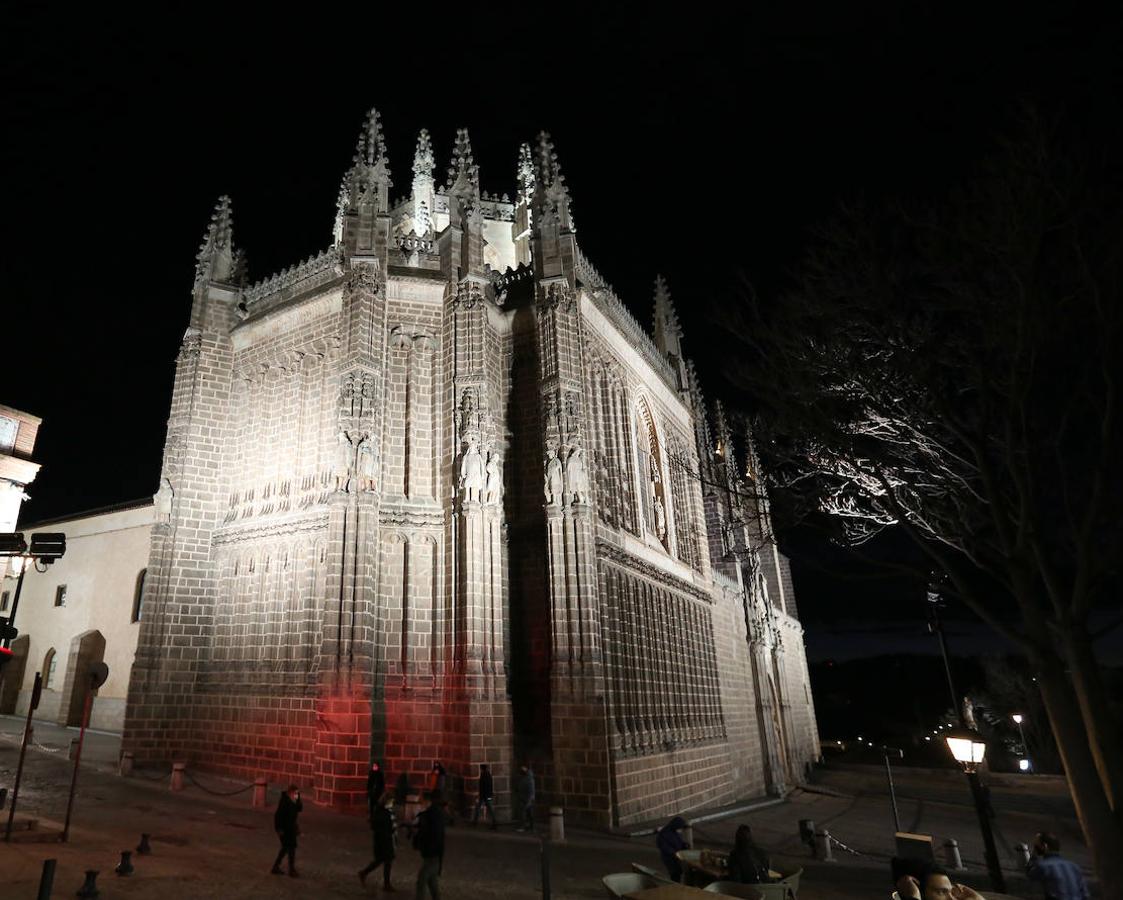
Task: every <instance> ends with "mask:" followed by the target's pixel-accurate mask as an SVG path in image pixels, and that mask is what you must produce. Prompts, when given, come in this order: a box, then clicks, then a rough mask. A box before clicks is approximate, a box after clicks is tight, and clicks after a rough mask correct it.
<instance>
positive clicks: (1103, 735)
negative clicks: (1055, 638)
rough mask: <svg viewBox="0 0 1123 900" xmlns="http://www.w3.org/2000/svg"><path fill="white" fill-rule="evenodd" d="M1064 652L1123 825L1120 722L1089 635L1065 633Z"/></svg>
mask: <svg viewBox="0 0 1123 900" xmlns="http://www.w3.org/2000/svg"><path fill="white" fill-rule="evenodd" d="M1064 650H1065V656H1066V657H1067V661H1068V664H1069V671H1070V672H1071V673H1072V687H1073V690H1074V691H1075V692H1076V699H1077V700H1078V701H1079V703H1080V712H1081V715H1082V716H1083V718H1084V726H1085V728H1086V729H1087V731H1088V744H1089V746H1090V747H1091V751H1092V757H1093V759H1095V761H1096V771H1097V772H1099V775H1100V780H1101V781H1102V782H1103V784H1104V793H1105V794H1106V795H1107V802H1108V804H1109V805H1110V806H1111V808H1112V810H1114V812H1115V815H1116V819H1117V820H1118V821H1120V822H1123V815H1121V810H1120V800H1121V799H1123V797H1121V792H1123V749H1121V748H1120V744H1119V722H1118V720H1117V719H1116V717H1115V714H1114V711H1113V710H1112V708H1111V705H1110V704H1109V703H1108V700H1107V695H1106V693H1105V691H1104V686H1103V676H1102V674H1101V672H1100V668H1099V663H1097V662H1096V657H1095V654H1094V653H1093V652H1092V642H1091V641H1090V640H1089V639H1088V634H1087V632H1085V631H1084V629H1083V628H1080V627H1076V626H1074V627H1072V628H1069V629H1066V633H1065V635H1064Z"/></svg>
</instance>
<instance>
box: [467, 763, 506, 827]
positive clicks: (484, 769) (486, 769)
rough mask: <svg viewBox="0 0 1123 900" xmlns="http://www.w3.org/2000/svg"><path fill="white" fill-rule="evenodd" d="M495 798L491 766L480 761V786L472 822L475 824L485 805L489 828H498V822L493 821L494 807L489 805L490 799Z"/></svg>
mask: <svg viewBox="0 0 1123 900" xmlns="http://www.w3.org/2000/svg"><path fill="white" fill-rule="evenodd" d="M494 799H495V782H494V781H493V780H492V777H491V767H490V766H488V764H487V763H480V786H479V793H478V794H477V796H476V811H475V813H474V814H473V815H472V824H473V825H476V824H478V823H479V821H480V809H481V807H487V814H488V815H489V816H491V830H492V831H495V830H497V829H498V828H499V825H498V823H497V822H496V821H495V809H494V808H493V807H492V805H491V801H492V800H494Z"/></svg>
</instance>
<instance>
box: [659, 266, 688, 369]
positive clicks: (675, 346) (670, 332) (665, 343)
mask: <svg viewBox="0 0 1123 900" xmlns="http://www.w3.org/2000/svg"><path fill="white" fill-rule="evenodd" d="M681 339H682V325H681V324H680V323H679V320H678V314H677V313H676V312H675V307H674V304H673V303H671V292H670V290H669V289H668V288H667V282H666V281H664V280H663V276H662V275H656V276H655V343H656V345H657V346H658V347H659V349H660V350H662V351H663V352H664V353H674V354H675V355H679V353H680V351H679V341H680V340H681Z"/></svg>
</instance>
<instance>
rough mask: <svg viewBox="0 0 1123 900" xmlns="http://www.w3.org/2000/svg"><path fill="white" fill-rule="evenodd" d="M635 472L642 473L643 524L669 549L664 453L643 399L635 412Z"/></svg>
mask: <svg viewBox="0 0 1123 900" xmlns="http://www.w3.org/2000/svg"><path fill="white" fill-rule="evenodd" d="M636 474H637V475H638V476H639V486H640V502H639V506H640V513H641V515H642V516H643V524H644V528H645V529H646V530H647V531H649V532H651V533H652V534H654V535H655V536H656V537H657V538H658V539H659V543H661V544H662V545H663V547H664V548H666V549H670V535H669V534H668V532H667V495H666V493H665V492H664V489H663V487H664V486H663V455H662V452H661V451H660V449H659V438H658V435H657V434H656V432H655V423H654V421H653V420H652V418H651V412H650V411H649V410H648V408H647V404H646V403H644V402H643V401H642V400H641V401H640V404H639V410H638V411H637V413H636Z"/></svg>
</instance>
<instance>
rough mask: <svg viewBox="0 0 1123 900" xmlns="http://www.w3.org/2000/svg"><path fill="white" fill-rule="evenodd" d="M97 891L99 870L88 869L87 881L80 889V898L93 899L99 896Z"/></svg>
mask: <svg viewBox="0 0 1123 900" xmlns="http://www.w3.org/2000/svg"><path fill="white" fill-rule="evenodd" d="M98 894H99V891H98V889H97V869H86V880H85V882H83V884H82V886H81V887H80V888H78V896H79V897H83V898H87V900H88V898H91V897H96V896H98Z"/></svg>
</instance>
